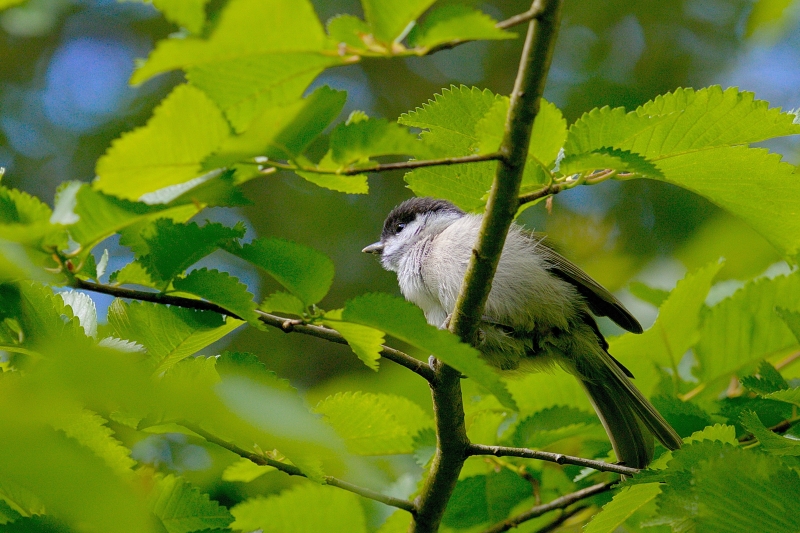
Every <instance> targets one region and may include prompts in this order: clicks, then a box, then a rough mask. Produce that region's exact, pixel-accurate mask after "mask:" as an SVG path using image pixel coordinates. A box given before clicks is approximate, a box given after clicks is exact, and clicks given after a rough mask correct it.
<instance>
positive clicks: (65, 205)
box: [54, 182, 201, 253]
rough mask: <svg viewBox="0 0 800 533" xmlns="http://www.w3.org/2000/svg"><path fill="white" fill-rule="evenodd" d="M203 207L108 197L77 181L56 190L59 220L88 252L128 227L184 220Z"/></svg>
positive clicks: (191, 204)
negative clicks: (159, 221)
mask: <svg viewBox="0 0 800 533" xmlns="http://www.w3.org/2000/svg"><path fill="white" fill-rule="evenodd" d="M200 208H201V206H198V205H195V204H193V203H191V202H189V203H186V204H181V205H174V206H167V205H153V206H150V205H147V204H144V203H142V202H132V201H129V200H123V199H121V198H116V197H114V196H108V195H106V194H103V193H101V192H98V191H96V190H94V189H92V188H91V187H89V186H88V185H86V184H79V183H77V182H68V183H67V184H66V185H65V186H63V187H62V188H59V191H58V192H57V193H56V214H59V216H60V218H59V219H58V222H59V223H61V224H69V228H68V229H69V232H70V235H71V236H72V239H73V240H74V241H75V242H77V243H78V244H81V245H82V247H83V248H84V249H85V250H86V251H87V253H88V251H89V250H91V249H92V248H94V246H95V245H96V244H98V243H99V242H100V241H102V240H104V239H105V238H106V237H108V236H110V235H113V234H114V233H117V232H119V231H121V230H123V229H124V228H127V227H130V226H134V225H142V224H145V223H147V222H148V221H151V220H154V219H156V218H169V219H171V220H174V221H175V222H184V221H186V220H188V219H190V218H191V217H192V216H194V215H195V214H197V212H198V211H199V210H200ZM54 216H55V215H54Z"/></svg>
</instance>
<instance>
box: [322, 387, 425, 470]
mask: <svg viewBox="0 0 800 533" xmlns="http://www.w3.org/2000/svg"><path fill="white" fill-rule="evenodd" d="M314 411H315V412H317V413H320V414H322V415H323V416H324V417H325V420H326V421H327V422H328V423H329V424H330V425H331V426H333V428H334V429H335V430H336V433H337V434H338V435H339V436H341V437H342V438H343V439H344V441H345V443H346V444H347V448H348V449H349V450H350V451H351V452H353V453H356V454H359V455H393V454H403V453H412V452H413V450H414V448H413V442H412V439H413V438H414V436H415V435H416V434H417V433H418V432H419V431H421V430H423V429H426V428H432V427H433V420H431V418H430V417H429V416H428V415H427V414H426V413H425V412H424V411H423V410H422V408H421V407H419V406H418V405H417V404H415V403H414V402H412V401H411V400H409V399H407V398H404V397H402V396H395V395H391V394H372V393H365V392H344V393H338V394H336V395H334V396H329V397H328V398H326V399H324V400H322V401H321V402H320V403H319V404H317V406H316V407H315V408H314Z"/></svg>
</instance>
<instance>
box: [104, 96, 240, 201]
mask: <svg viewBox="0 0 800 533" xmlns="http://www.w3.org/2000/svg"><path fill="white" fill-rule="evenodd" d="M228 133H229V128H228V124H227V122H226V121H225V118H224V117H223V116H222V113H221V112H220V111H219V109H218V108H217V106H216V105H215V104H214V102H212V101H211V100H210V99H209V98H208V96H206V95H205V93H203V92H202V91H200V90H198V89H196V88H194V87H192V86H190V85H179V86H178V87H176V88H175V89H174V90H173V91H172V92H171V93H170V94H169V96H167V97H166V98H165V99H164V100H163V101H162V102H161V104H160V105H159V106H158V107H157V108H156V109H155V111H154V112H153V116H152V118H151V119H150V120H149V121H148V122H147V124H146V125H144V126H142V127H141V128H138V129H136V130H134V131H132V132H129V133H126V134H124V135H123V136H122V137H120V138H119V139H117V140H115V141H114V142H113V143H112V144H111V147H110V148H109V149H108V151H106V153H105V155H103V156H102V157H101V158H100V159H98V161H97V168H96V172H97V176H98V177H97V179H96V180H95V182H94V187H95V188H96V189H97V190H100V191H102V192H104V193H106V194H112V195H114V196H118V197H120V198H125V199H129V200H136V199H138V198H140V197H141V196H142V195H143V194H145V193H149V192H152V191H155V190H158V189H162V188H164V187H166V186H168V185H176V184H179V183H184V182H186V181H189V180H191V179H192V178H195V177H197V176H198V175H200V174H201V165H200V163H201V162H202V161H203V160H204V159H205V158H206V157H207V156H208V155H209V154H211V153H212V152H213V151H214V150H216V149H217V148H218V147H219V146H220V145H221V144H222V142H223V141H224V140H225V139H226V138H227V137H228Z"/></svg>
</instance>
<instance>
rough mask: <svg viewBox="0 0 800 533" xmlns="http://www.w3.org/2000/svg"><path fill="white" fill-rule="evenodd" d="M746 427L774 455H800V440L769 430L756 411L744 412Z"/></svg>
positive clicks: (742, 419) (743, 420)
mask: <svg viewBox="0 0 800 533" xmlns="http://www.w3.org/2000/svg"><path fill="white" fill-rule="evenodd" d="M741 422H742V425H743V426H744V428H745V429H746V430H747V431H749V432H750V433H752V434H753V436H754V437H755V438H757V439H758V442H760V443H761V446H762V448H763V449H764V450H765V451H767V452H769V453H771V454H773V455H791V456H795V457H797V456H800V440H798V439H790V438H786V437H782V436H780V435H777V434H775V433H773V432H772V431H771V430H769V429H768V428H767V427H766V426H765V425H764V423H763V422H761V419H759V417H758V415H757V414H756V413H755V412H754V411H745V412H743V413H742V416H741Z"/></svg>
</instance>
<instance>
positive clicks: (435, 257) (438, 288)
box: [363, 198, 681, 468]
mask: <svg viewBox="0 0 800 533" xmlns="http://www.w3.org/2000/svg"><path fill="white" fill-rule="evenodd" d="M482 220H483V217H482V216H481V215H475V214H467V213H465V212H464V211H462V210H461V209H459V208H458V207H456V206H455V205H454V204H452V203H450V202H447V201H445V200H437V199H433V198H412V199H410V200H406V201H405V202H403V203H401V204H400V205H398V206H397V207H395V208H394V209H393V210H392V212H391V213H389V216H388V217H386V221H385V222H384V224H383V232H382V233H381V240H380V241H378V242H376V243H374V244H371V245H369V246H367V247H366V248H364V250H363V251H364V252H365V253H374V254H379V255H380V256H381V264H382V265H383V267H384V268H385V269H386V270H390V271H393V272H396V273H397V280H398V282H399V284H400V291H401V292H402V293H403V296H404V297H405V298H406V299H407V300H409V301H411V302H413V303H414V304H416V305H417V306H419V307H420V308H421V309H422V311H423V312H424V313H425V318H426V319H427V321H428V323H429V324H431V325H434V326H436V327H440V328H445V327H447V325H448V324H449V320H450V315H451V314H452V312H453V309H454V308H455V304H456V298H457V297H458V293H459V290H460V288H461V283H462V281H463V280H464V274H465V272H466V270H467V265H468V264H469V260H470V257H471V255H472V249H473V246H474V245H475V242H476V239H477V237H478V233H479V231H480V227H481V222H482ZM543 239H544V237H543V236H542V235H538V234H534V233H531V232H529V231H527V230H525V229H524V228H523V227H522V226H520V225H518V224H516V223H514V224H512V225H511V228H510V229H509V232H508V237H507V239H506V242H505V245H504V246H503V251H502V254H501V255H500V262H499V264H498V266H497V272H496V274H495V277H494V281H493V283H492V289H491V291H490V292H489V297H488V299H487V302H486V307H485V310H484V316H483V318H482V320H481V323H480V330H479V333H478V335H477V338H478V340H477V341H476V344H477V345H476V348H477V349H478V350H479V351H480V352H481V355H482V356H483V358H484V359H485V360H486V361H487V362H488V363H489V364H491V365H492V366H494V367H496V368H498V369H500V370H503V371H510V372H525V371H535V370H540V369H546V368H548V367H549V366H552V365H553V364H558V365H559V366H561V367H562V368H563V369H565V370H566V371H567V372H569V373H571V374H573V375H575V376H576V377H577V378H578V380H580V382H581V384H582V385H583V388H584V389H585V390H586V392H587V394H588V395H589V399H590V400H591V402H592V405H594V408H595V410H596V411H597V414H598V416H599V417H600V420H601V421H602V423H603V426H604V427H605V429H606V433H608V437H609V439H610V440H611V444H612V446H613V448H614V451H615V453H616V455H617V458H618V460H619V461H620V462H622V463H623V464H625V465H627V466H631V467H634V468H644V467H645V466H647V464H648V463H649V462H650V461H651V460H652V457H653V450H654V446H655V443H654V439H653V436H655V437H656V438H658V440H659V441H660V442H661V443H662V444H663V445H664V446H665V447H666V448H668V449H670V450H675V449H678V448H680V446H681V438H680V437H679V436H678V434H677V433H676V432H675V430H674V429H672V427H671V426H670V425H669V423H668V422H667V421H666V420H664V418H663V417H662V416H661V414H659V412H658V411H657V410H656V408H655V407H653V405H652V404H651V403H650V402H649V401H648V400H647V398H645V397H644V395H643V394H642V393H641V392H640V391H639V389H637V388H636V386H635V385H634V384H633V383H632V382H631V380H630V378H632V377H633V375H632V374H631V372H630V371H629V370H628V369H627V368H625V366H623V365H622V363H620V362H619V361H617V360H616V359H614V358H613V357H612V356H611V355H610V354H609V353H608V343H607V342H606V340H605V338H604V337H603V335H602V334H601V333H600V330H599V328H598V327H597V323H596V322H595V320H594V318H593V317H592V313H593V314H595V315H598V316H607V317H609V318H610V319H611V320H613V321H614V322H616V323H617V324H619V325H620V326H621V327H623V328H625V329H626V330H628V331H631V332H633V333H641V332H642V326H641V325H640V324H639V322H638V321H637V320H636V318H634V317H633V315H631V313H630V312H629V311H628V310H627V309H625V307H624V306H623V305H622V303H621V302H620V301H619V300H617V299H616V298H615V297H614V296H613V295H612V294H611V293H610V292H608V290H606V289H605V288H603V287H602V286H601V285H600V284H598V283H597V282H596V281H594V280H593V279H592V278H590V277H589V276H588V275H587V274H586V273H585V272H583V271H582V270H581V269H579V268H578V267H577V266H575V265H574V264H572V263H571V262H570V261H568V260H567V259H565V258H564V257H562V256H561V255H560V254H558V253H557V252H555V251H554V250H553V249H552V248H550V247H548V246H547V245H546V244H545V243H544V241H543Z"/></svg>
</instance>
